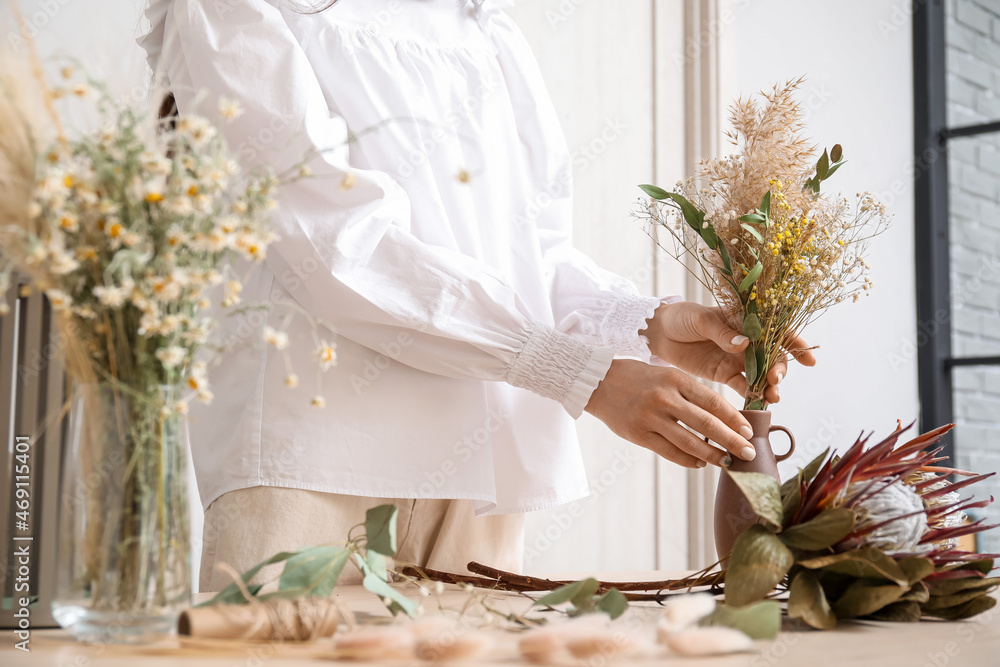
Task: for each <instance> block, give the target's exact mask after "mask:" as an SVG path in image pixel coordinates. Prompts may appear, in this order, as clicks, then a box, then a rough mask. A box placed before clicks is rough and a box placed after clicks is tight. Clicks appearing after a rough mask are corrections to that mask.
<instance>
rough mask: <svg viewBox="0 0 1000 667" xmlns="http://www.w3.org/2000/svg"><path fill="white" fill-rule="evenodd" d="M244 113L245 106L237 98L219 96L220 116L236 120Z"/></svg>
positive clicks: (228, 119)
mask: <svg viewBox="0 0 1000 667" xmlns="http://www.w3.org/2000/svg"><path fill="white" fill-rule="evenodd" d="M243 113H244V110H243V107H242V106H241V105H240V103H239V102H237V101H236V100H231V99H229V98H227V97H220V98H219V117H220V118H223V119H225V120H227V121H230V122H231V121H234V120H236V119H237V118H239V117H240V116H242V115H243Z"/></svg>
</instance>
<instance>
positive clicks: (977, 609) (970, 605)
mask: <svg viewBox="0 0 1000 667" xmlns="http://www.w3.org/2000/svg"><path fill="white" fill-rule="evenodd" d="M996 604H997V599H996V598H995V597H992V596H989V595H983V596H981V597H978V598H975V599H972V600H969V601H968V602H964V603H962V604H959V605H956V606H954V607H947V608H945V609H923V610H922V611H923V612H924V614H925V615H927V616H933V617H935V618H943V619H945V620H946V621H960V620H962V619H966V618H972V617H973V616H978V615H979V614H981V613H983V612H984V611H988V610H990V609H992V608H993V607H995V606H996Z"/></svg>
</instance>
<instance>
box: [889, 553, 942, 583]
mask: <svg viewBox="0 0 1000 667" xmlns="http://www.w3.org/2000/svg"><path fill="white" fill-rule="evenodd" d="M896 564H897V565H899V569H901V570H902V571H903V573H904V574H905V575H906V578H907V580H908V581H909V582H910V585H911V586H912V585H913V584H915V583H917V582H919V581H923V580H924V578H925V577H926V576H927V575H929V574H930V573H931V572H933V571H934V561H932V560H931V559H930V558H923V557H920V556H914V557H912V558H900V559H899V560H897V561H896Z"/></svg>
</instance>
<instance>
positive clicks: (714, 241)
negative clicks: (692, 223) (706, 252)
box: [701, 225, 719, 250]
mask: <svg viewBox="0 0 1000 667" xmlns="http://www.w3.org/2000/svg"><path fill="white" fill-rule="evenodd" d="M701 238H702V239H703V240H704V241H705V245H707V246H708V247H709V248H711V249H712V250H715V249H716V248H718V247H719V237H718V236H716V234H715V227H713V226H712V225H705V226H704V227H702V230H701Z"/></svg>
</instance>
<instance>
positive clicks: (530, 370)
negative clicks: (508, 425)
mask: <svg viewBox="0 0 1000 667" xmlns="http://www.w3.org/2000/svg"><path fill="white" fill-rule="evenodd" d="M614 357H615V353H614V350H609V349H604V348H600V347H594V346H592V345H587V344H586V343H584V342H581V341H579V340H577V339H576V338H573V337H572V336H570V335H568V334H564V333H562V332H560V331H556V330H555V329H552V328H549V327H545V326H543V325H538V326H535V327H534V328H533V329H532V330H531V333H530V334H529V335H528V340H527V341H526V342H525V343H524V347H522V348H521V351H520V352H519V353H518V355H517V357H515V358H514V361H513V363H511V365H510V368H509V369H508V370H507V382H508V383H509V384H511V385H513V386H515V387H519V388H521V389H527V390H528V391H531V392H534V393H536V394H538V395H540V396H544V397H545V398H551V399H552V400H554V401H557V402H558V403H560V404H561V405H562V406H563V407H564V408H565V409H566V412H568V413H569V414H570V416H571V417H573V418H574V419H576V418H578V417H579V416H580V415H582V414H583V409H584V408H585V407H586V406H587V403H588V402H589V401H590V396H591V394H593V393H594V390H595V389H597V385H598V384H600V382H601V380H603V379H604V376H605V375H607V372H608V369H609V368H610V367H611V362H612V361H613V360H614Z"/></svg>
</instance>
